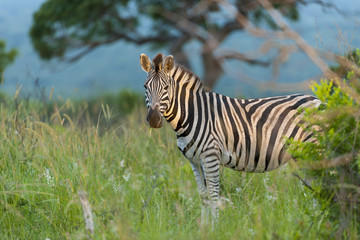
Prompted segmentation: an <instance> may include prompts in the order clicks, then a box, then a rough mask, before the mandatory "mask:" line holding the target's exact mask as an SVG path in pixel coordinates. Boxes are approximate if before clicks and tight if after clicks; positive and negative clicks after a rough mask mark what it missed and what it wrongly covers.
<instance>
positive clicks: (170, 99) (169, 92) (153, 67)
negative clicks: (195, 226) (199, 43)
mask: <svg viewBox="0 0 360 240" xmlns="http://www.w3.org/2000/svg"><path fill="white" fill-rule="evenodd" d="M164 58H165V57H164V55H163V54H161V53H159V54H158V55H157V56H156V57H155V58H154V59H153V60H152V61H151V60H150V59H149V57H148V56H146V55H145V54H141V56H140V65H141V67H142V69H143V70H144V71H145V72H146V73H147V78H146V81H145V84H144V87H145V102H146V106H147V109H148V114H147V117H146V121H147V122H148V124H149V126H150V127H152V128H160V127H161V126H162V119H163V118H165V119H166V121H167V122H168V123H169V124H170V125H171V127H172V128H173V130H174V131H175V132H176V135H177V146H178V148H179V150H180V151H181V152H182V153H183V155H184V156H185V157H186V158H187V159H188V160H189V161H190V164H191V167H192V170H193V173H194V175H195V179H196V183H197V188H198V191H199V195H200V196H201V199H202V211H201V223H204V224H205V223H208V220H207V218H208V215H211V222H212V223H213V224H214V222H216V220H217V218H218V214H219V213H218V201H219V169H220V166H224V167H228V168H231V169H234V170H236V171H245V172H260V173H262V172H267V171H271V170H274V169H276V168H278V167H280V166H282V165H284V164H285V163H286V162H287V161H288V160H289V159H290V158H291V156H290V154H289V153H288V152H287V151H286V147H287V144H286V139H289V138H293V139H294V140H299V141H303V142H316V139H315V138H314V137H313V134H312V132H311V131H308V130H306V128H305V127H304V125H306V124H305V123H303V121H302V113H301V111H300V110H301V109H303V108H310V107H318V106H319V105H320V103H321V102H320V100H318V99H317V98H316V97H314V96H311V95H306V94H293V95H286V96H277V97H267V98H256V99H236V98H231V97H227V96H224V95H221V94H218V93H215V92H209V91H206V90H205V89H204V87H203V85H202V82H201V80H200V78H199V77H198V76H196V75H195V74H193V73H192V72H191V71H189V70H188V69H186V68H184V67H183V66H181V65H178V64H175V60H174V58H173V56H171V55H169V56H167V57H166V58H165V59H164ZM300 124H302V126H300Z"/></svg>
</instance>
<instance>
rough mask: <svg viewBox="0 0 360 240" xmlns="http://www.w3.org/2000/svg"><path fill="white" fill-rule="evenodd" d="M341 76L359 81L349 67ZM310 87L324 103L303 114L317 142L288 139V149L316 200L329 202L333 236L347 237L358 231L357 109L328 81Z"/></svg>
mask: <svg viewBox="0 0 360 240" xmlns="http://www.w3.org/2000/svg"><path fill="white" fill-rule="evenodd" d="M359 56H360V53H359V51H357V57H359ZM357 64H359V62H357ZM344 75H345V76H347V79H344V84H346V85H348V86H353V83H354V82H355V81H357V82H359V81H360V78H359V76H356V75H355V73H354V71H352V70H348V72H347V74H344ZM354 77H355V79H354ZM357 84H359V83H357ZM311 89H312V90H313V92H314V93H315V95H316V96H317V97H318V98H319V99H320V100H321V101H322V102H323V103H324V104H325V107H322V108H319V109H312V110H307V111H306V114H305V117H306V118H305V122H309V123H311V125H310V126H314V125H316V126H319V127H320V129H321V131H315V130H313V134H314V135H315V136H316V138H317V139H318V142H317V143H298V142H291V145H290V152H291V154H292V155H293V156H295V158H296V159H297V160H299V161H300V162H299V164H300V165H301V166H303V167H304V168H305V169H307V170H306V173H307V174H308V175H309V176H312V179H313V181H312V184H311V186H312V188H313V189H314V190H315V191H316V192H317V193H318V197H319V199H320V200H321V201H328V200H330V201H331V205H330V206H331V216H332V220H333V221H334V222H335V223H336V224H337V225H338V227H337V228H338V232H337V237H341V236H343V237H344V236H346V238H350V237H351V236H356V235H355V234H359V232H360V224H359V221H360V219H359V216H360V165H359V159H360V155H359V149H360V127H359V123H360V119H359V117H360V115H359V113H360V108H359V105H358V103H356V102H355V101H354V100H353V98H352V97H351V96H349V95H348V94H347V93H345V92H344V91H343V90H342V89H341V88H340V87H339V86H336V85H334V83H333V81H331V80H322V81H321V82H320V83H319V84H318V83H313V84H312V86H311ZM357 94H360V92H358V93H357Z"/></svg>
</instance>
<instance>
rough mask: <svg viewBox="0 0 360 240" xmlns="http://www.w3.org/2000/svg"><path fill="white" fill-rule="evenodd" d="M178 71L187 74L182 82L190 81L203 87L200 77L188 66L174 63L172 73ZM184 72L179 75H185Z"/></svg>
mask: <svg viewBox="0 0 360 240" xmlns="http://www.w3.org/2000/svg"><path fill="white" fill-rule="evenodd" d="M178 71H180V73H185V74H186V75H187V76H188V77H187V78H186V81H184V82H183V83H185V82H190V81H191V82H192V83H193V84H197V85H198V86H199V88H203V84H202V81H201V79H200V78H199V77H198V76H197V75H196V74H194V73H193V72H192V71H191V70H189V69H188V68H186V67H184V66H182V65H180V64H175V67H174V69H173V74H174V73H175V72H176V73H177V72H178ZM185 74H181V75H185Z"/></svg>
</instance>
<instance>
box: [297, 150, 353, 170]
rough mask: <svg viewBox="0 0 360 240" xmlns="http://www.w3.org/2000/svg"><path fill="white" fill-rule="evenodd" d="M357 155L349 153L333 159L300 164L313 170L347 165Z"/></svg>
mask: <svg viewBox="0 0 360 240" xmlns="http://www.w3.org/2000/svg"><path fill="white" fill-rule="evenodd" d="M354 159H355V155H354V154H353V153H348V154H345V155H341V156H339V157H336V158H333V159H330V160H328V159H324V160H321V161H318V162H311V163H303V164H301V165H300V167H301V168H305V169H311V170H319V169H324V168H333V167H339V166H343V165H346V164H348V163H350V162H352V161H354Z"/></svg>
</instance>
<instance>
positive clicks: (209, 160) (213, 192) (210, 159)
mask: <svg viewBox="0 0 360 240" xmlns="http://www.w3.org/2000/svg"><path fill="white" fill-rule="evenodd" d="M219 159H220V158H219V157H218V155H217V154H215V153H211V154H208V155H205V156H204V157H202V158H201V165H202V169H203V175H204V178H205V185H206V190H207V191H206V192H207V199H209V206H210V210H211V223H212V226H213V227H214V225H215V223H216V222H217V219H218V217H219V209H218V202H219V191H220V184H219V178H220V171H219V168H220V160H219Z"/></svg>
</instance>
